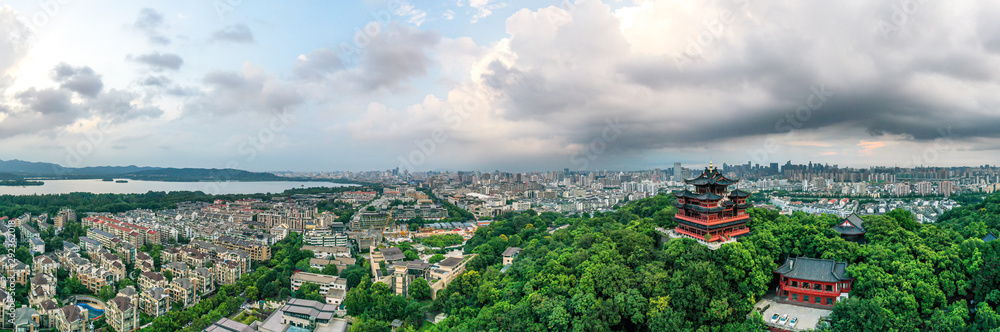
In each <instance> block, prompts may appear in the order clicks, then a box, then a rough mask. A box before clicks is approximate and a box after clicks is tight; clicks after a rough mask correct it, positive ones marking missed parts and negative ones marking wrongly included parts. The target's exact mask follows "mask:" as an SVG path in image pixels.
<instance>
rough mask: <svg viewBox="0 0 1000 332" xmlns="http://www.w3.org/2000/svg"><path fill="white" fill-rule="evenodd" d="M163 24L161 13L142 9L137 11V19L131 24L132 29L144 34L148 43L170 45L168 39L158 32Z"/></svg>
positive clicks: (150, 9)
mask: <svg viewBox="0 0 1000 332" xmlns="http://www.w3.org/2000/svg"><path fill="white" fill-rule="evenodd" d="M163 24H164V20H163V13H161V12H159V11H157V10H155V9H152V8H143V9H142V10H141V11H139V17H138V18H137V19H136V20H135V23H133V24H132V27H134V28H135V29H138V30H139V31H142V32H143V33H145V34H146V37H147V38H149V42H150V43H153V44H159V45H167V44H170V38H167V37H166V36H164V35H163V33H162V32H161V31H160V28H161V27H163Z"/></svg>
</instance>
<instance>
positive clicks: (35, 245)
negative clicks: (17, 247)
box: [28, 237, 45, 254]
mask: <svg viewBox="0 0 1000 332" xmlns="http://www.w3.org/2000/svg"><path fill="white" fill-rule="evenodd" d="M28 251H30V252H31V253H32V254H37V253H41V254H44V253H45V242H44V241H42V239H40V238H37V237H33V238H30V239H28Z"/></svg>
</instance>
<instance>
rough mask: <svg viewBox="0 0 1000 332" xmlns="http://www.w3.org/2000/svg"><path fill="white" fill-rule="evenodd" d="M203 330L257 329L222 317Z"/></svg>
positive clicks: (245, 331) (248, 331)
mask: <svg viewBox="0 0 1000 332" xmlns="http://www.w3.org/2000/svg"><path fill="white" fill-rule="evenodd" d="M205 332H257V329H254V328H253V327H251V326H250V325H247V324H243V323H240V322H237V321H235V320H232V319H229V318H226V317H222V318H219V320H217V321H215V323H212V325H210V326H209V327H207V328H205Z"/></svg>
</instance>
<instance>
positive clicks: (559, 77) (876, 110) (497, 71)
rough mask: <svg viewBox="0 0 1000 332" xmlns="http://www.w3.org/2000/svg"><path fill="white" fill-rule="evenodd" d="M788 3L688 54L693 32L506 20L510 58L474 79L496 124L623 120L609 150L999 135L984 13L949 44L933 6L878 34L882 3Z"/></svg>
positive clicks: (579, 129) (573, 133)
mask: <svg viewBox="0 0 1000 332" xmlns="http://www.w3.org/2000/svg"><path fill="white" fill-rule="evenodd" d="M798 7H802V8H793V9H790V10H788V9H786V8H783V7H775V6H769V5H758V6H751V7H749V8H750V9H749V11H751V12H752V16H753V17H754V18H755V20H749V19H745V20H742V21H739V20H735V19H734V21H733V22H734V23H732V25H730V26H726V27H724V28H723V29H724V30H723V32H722V33H720V36H722V37H718V38H722V39H721V40H716V41H714V42H713V43H709V44H706V45H701V46H699V47H700V48H699V49H698V50H699V53H698V55H697V56H693V57H690V58H684V55H683V53H681V52H683V51H684V50H685V47H688V46H689V44H688V42H690V41H691V40H692V39H691V38H686V37H685V35H684V34H681V35H680V36H678V38H676V40H677V42H676V43H675V48H674V49H677V50H678V53H676V54H674V55H648V54H644V53H638V54H632V55H622V54H617V53H613V52H610V51H608V49H607V48H606V47H604V45H602V44H601V43H597V42H590V41H585V40H583V39H574V38H567V36H582V35H587V34H588V33H583V32H582V31H583V30H580V31H574V29H579V27H577V26H575V25H574V24H577V23H579V24H587V23H590V22H588V21H585V20H577V19H579V18H580V16H581V15H582V17H587V15H588V13H590V11H589V9H585V10H583V12H585V13H582V14H581V13H576V14H577V15H576V16H577V17H576V18H575V19H574V21H573V22H572V23H570V24H567V25H565V26H562V27H559V29H558V31H557V32H555V33H551V34H550V33H549V32H547V31H544V30H545V29H544V28H545V26H544V25H541V26H532V24H533V23H534V22H530V21H519V22H518V23H524V26H525V27H523V28H521V29H513V28H511V27H510V23H511V22H512V21H513V19H512V20H509V21H508V31H514V32H515V34H514V35H513V36H512V37H511V40H512V41H511V51H512V52H513V53H515V54H516V55H517V60H515V61H513V62H501V61H493V62H492V63H491V64H490V65H489V66H488V68H487V69H488V70H487V71H486V72H485V73H484V74H483V75H482V77H481V79H482V82H483V84H484V85H486V86H487V87H489V88H490V89H491V90H492V91H493V92H495V93H497V95H499V96H500V97H501V98H500V99H499V100H498V106H499V107H500V108H502V109H503V110H504V113H503V117H504V118H505V119H506V120H508V121H537V122H541V123H546V124H549V126H550V127H551V128H550V129H549V130H548V133H550V134H551V135H555V136H559V137H561V138H562V139H563V140H565V142H567V143H576V144H581V143H583V144H585V143H587V142H589V141H591V140H592V139H593V138H594V137H595V133H597V134H600V133H601V132H602V130H603V129H604V128H605V127H606V126H607V124H608V122H609V121H612V122H614V121H620V122H621V123H622V124H623V125H626V126H628V132H627V134H626V135H622V136H621V137H620V138H618V139H617V140H616V141H615V142H614V144H609V147H608V149H609V150H634V151H649V150H655V149H660V148H683V147H689V146H714V145H715V144H723V143H724V142H731V141H734V140H739V139H745V138H750V137H760V136H765V135H773V134H782V133H786V132H789V131H792V130H796V131H803V132H818V131H819V130H823V129H831V128H832V129H835V130H833V132H838V131H839V132H845V134H844V135H845V136H846V135H852V134H847V133H846V132H848V131H850V132H856V131H857V129H861V131H862V132H865V133H867V134H868V135H869V137H858V138H854V139H872V138H878V137H881V136H885V135H895V136H898V137H902V139H904V140H916V141H929V140H934V139H938V138H942V137H947V138H949V139H958V140H972V139H976V138H984V137H985V138H1000V96H998V95H997V94H996V93H990V91H993V90H996V89H997V88H996V86H995V84H994V83H993V82H995V81H996V80H997V78H998V77H1000V75H998V74H1000V71H998V70H997V69H996V68H997V66H996V65H997V62H998V59H997V54H991V53H988V52H982V51H981V50H982V49H984V48H985V49H989V48H990V45H992V44H993V43H995V42H996V40H1000V30H997V29H988V28H984V27H982V25H983V24H985V25H986V26H987V27H1000V24H997V23H991V22H993V21H992V20H985V17H987V16H989V15H985V16H984V22H982V23H980V34H978V35H975V36H974V37H970V38H969V39H966V40H963V41H962V42H956V41H955V40H954V39H953V38H950V37H949V35H948V34H943V33H938V32H937V30H935V29H934V28H933V27H935V26H940V24H950V23H954V22H947V21H940V22H939V21H936V20H937V19H936V18H933V16H934V15H933V13H931V12H930V11H931V10H930V9H927V11H926V12H921V13H920V14H921V15H925V16H929V18H925V17H921V18H922V19H924V21H919V22H917V21H914V22H912V23H910V24H909V25H907V26H905V27H902V28H905V29H910V30H912V31H905V30H904V31H902V32H900V33H898V34H897V35H893V36H890V37H889V38H888V39H887V37H885V36H883V35H882V34H880V33H878V32H877V30H876V29H875V27H876V26H877V22H878V17H879V16H880V15H883V14H884V17H891V15H892V14H893V11H892V9H891V6H889V5H878V6H874V7H878V8H879V10H875V11H872V13H873V15H875V16H876V19H874V20H873V19H871V18H870V17H867V16H863V17H857V16H854V17H852V16H849V14H850V13H849V11H848V10H846V9H843V8H840V9H837V8H834V9H830V8H826V7H827V6H825V5H824V6H819V7H817V8H805V7H804V6H802V5H800V6H798ZM883 7H884V8H883ZM883 9H885V10H883ZM994 9H996V8H994ZM785 10H788V11H791V12H794V13H793V14H792V15H789V13H785V12H784V11H785ZM983 10H985V11H989V12H997V11H996V10H986V9H983ZM708 11H709V12H711V10H708ZM668 15H674V14H668ZM541 16H542V15H539V16H538V17H541ZM599 16H600V15H596V16H595V17H597V18H595V19H594V20H595V21H596V22H601V21H603V20H602V19H600V18H599ZM828 16H830V17H850V19H849V20H848V21H847V22H839V21H836V20H832V19H830V18H828ZM768 17H772V18H777V17H791V19H790V20H789V21H787V22H784V24H785V25H787V26H789V27H796V28H786V27H784V26H782V28H775V27H774V26H771V25H768V24H765V22H775V21H776V20H774V19H767V18H768ZM539 20H540V19H539ZM914 20H916V18H914ZM902 28H901V29H902ZM611 31H615V32H617V31H619V30H618V29H617V28H616V29H614V30H611ZM518 32H520V33H518ZM699 32H701V31H699V30H698V29H694V30H693V31H692V33H691V35H693V36H698V33H699ZM917 32H920V33H917ZM670 33H671V31H663V32H662V35H663V36H669V34H670ZM550 35H554V36H556V37H555V38H553V39H549V40H547V39H545V37H544V36H550ZM589 35H598V34H596V33H589ZM654 35H655V34H654ZM535 36H540V37H535ZM607 38H608V39H611V40H617V38H612V37H607ZM616 43H617V42H616ZM644 46H646V45H642V44H635V45H632V47H633V48H642V47H644ZM543 49H544V51H541V50H543ZM609 52H610V53H609ZM608 54H611V55H610V56H609V55H608ZM581 73H582V74H581ZM810 105H811V106H812V107H811V108H810V107H809V106H810ZM839 129H843V130H839ZM828 138H829V139H843V138H847V137H828Z"/></svg>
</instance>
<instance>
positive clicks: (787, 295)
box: [774, 257, 854, 306]
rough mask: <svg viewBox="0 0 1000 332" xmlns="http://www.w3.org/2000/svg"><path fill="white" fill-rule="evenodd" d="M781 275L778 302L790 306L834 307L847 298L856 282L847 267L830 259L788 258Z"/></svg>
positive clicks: (844, 263)
mask: <svg viewBox="0 0 1000 332" xmlns="http://www.w3.org/2000/svg"><path fill="white" fill-rule="evenodd" d="M774 273H776V274H778V275H779V281H778V299H779V300H782V301H788V302H790V303H802V304H811V305H820V306H832V305H833V304H834V303H837V301H840V300H844V299H847V298H848V293H850V291H851V284H852V283H853V282H854V278H852V277H851V276H850V275H849V274H848V273H847V263H846V262H837V261H834V260H831V259H815V258H806V257H798V258H788V259H786V260H785V264H782V265H781V267H779V268H778V269H777V270H774Z"/></svg>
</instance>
